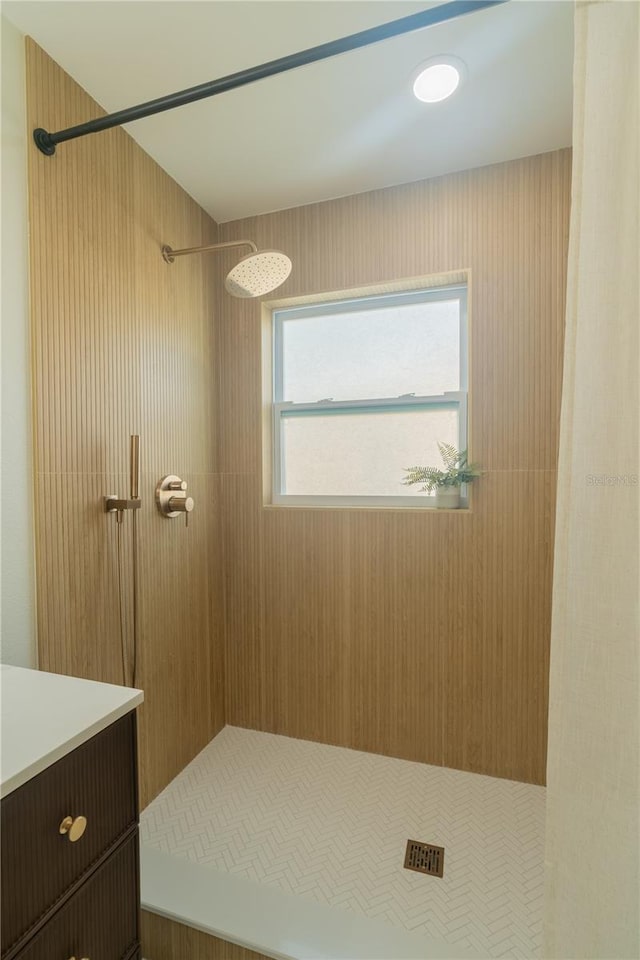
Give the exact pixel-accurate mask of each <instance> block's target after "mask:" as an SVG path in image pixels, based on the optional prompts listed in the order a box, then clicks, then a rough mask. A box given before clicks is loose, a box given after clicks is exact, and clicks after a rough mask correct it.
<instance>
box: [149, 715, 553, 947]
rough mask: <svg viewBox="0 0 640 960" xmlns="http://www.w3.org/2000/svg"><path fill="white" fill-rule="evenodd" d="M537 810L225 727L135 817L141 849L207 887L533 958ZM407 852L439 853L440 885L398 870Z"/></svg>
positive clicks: (429, 774)
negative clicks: (269, 896)
mask: <svg viewBox="0 0 640 960" xmlns="http://www.w3.org/2000/svg"><path fill="white" fill-rule="evenodd" d="M544 802H545V791H544V789H543V788H542V787H536V786H532V785H529V784H523V783H517V782H514V781H508V780H498V779H494V778H491V777H483V776H479V775H477V774H470V773H462V772H460V771H456V770H449V769H445V768H441V767H431V766H426V765H424V764H418V763H411V762H408V761H405V760H395V759H392V758H389V757H381V756H377V755H372V754H366V753H359V752H356V751H353V750H345V749H342V748H340V747H331V746H326V745H324V744H317V743H309V742H306V741H302V740H293V739H290V738H287V737H280V736H275V735H273V734H266V733H258V732H255V731H250V730H241V729H239V728H236V727H226V728H225V729H224V730H223V731H222V732H221V733H220V734H219V735H218V736H217V737H216V738H215V739H214V740H213V741H212V742H211V743H210V744H209V745H208V746H207V747H206V748H205V749H204V750H203V751H202V752H201V753H200V754H199V755H198V756H197V757H196V758H195V759H194V760H193V762H192V763H191V764H189V766H188V767H186V768H185V770H183V772H182V773H181V774H180V775H179V776H178V777H177V778H176V779H175V780H174V781H173V782H172V783H171V784H169V786H168V787H167V789H166V790H164V791H163V793H161V794H160V796H159V797H157V798H156V799H155V800H154V801H153V803H152V804H151V805H150V806H149V807H147V809H146V810H145V811H144V813H143V815H142V822H141V838H142V843H143V854H144V850H145V848H146V849H148V850H149V851H155V853H160V852H162V853H164V854H168V855H170V857H172V858H179V860H180V861H184V860H186V861H189V862H191V863H193V864H198V865H199V867H200V868H209V871H215V873H216V878H217V879H216V882H218V880H219V879H220V875H223V876H224V874H227V875H229V874H232V875H234V877H235V878H237V879H238V880H240V879H242V880H244V881H248V882H249V883H250V884H251V885H255V884H259V885H260V886H261V887H262V886H263V885H265V884H266V885H268V886H269V887H270V888H277V889H278V890H280V891H282V893H283V894H287V895H294V896H295V897H300V898H302V899H303V900H305V901H309V900H314V901H316V902H317V903H320V904H323V905H326V906H329V907H332V908H335V910H339V911H351V912H352V913H354V914H357V915H359V916H360V917H363V918H370V919H371V920H374V919H375V920H376V921H384V922H385V923H386V924H388V925H391V926H392V927H395V928H401V929H404V930H408V931H412V932H413V933H415V934H420V935H422V936H425V937H429V938H436V939H437V940H439V941H444V942H446V943H448V944H452V945H456V946H457V947H458V948H460V949H461V950H464V949H468V950H470V951H473V952H475V953H477V954H478V955H479V956H481V957H491V958H493V957H496V958H497V957H514V958H536V957H539V956H540V955H541V933H542V891H543V853H544ZM409 838H411V839H414V840H423V841H426V842H432V843H435V844H437V845H438V846H443V847H445V850H446V853H445V865H444V877H443V878H442V879H439V878H436V877H429V876H423V875H420V874H417V873H413V872H411V871H408V870H405V869H404V868H403V861H404V852H405V846H406V841H407V839H409ZM164 860H165V861H166V857H165V858H164ZM202 875H203V874H202V873H201V874H200V876H202ZM243 889H244V888H243ZM246 889H248V890H251V889H255V887H254V886H246ZM143 895H144V890H143ZM288 899H289V898H288V897H287V901H288Z"/></svg>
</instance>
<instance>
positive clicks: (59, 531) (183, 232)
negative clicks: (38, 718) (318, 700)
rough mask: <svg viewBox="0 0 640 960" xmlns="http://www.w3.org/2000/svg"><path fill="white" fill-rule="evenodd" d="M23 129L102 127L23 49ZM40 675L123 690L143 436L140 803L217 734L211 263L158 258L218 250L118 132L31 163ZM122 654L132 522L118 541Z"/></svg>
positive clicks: (200, 218) (212, 232)
mask: <svg viewBox="0 0 640 960" xmlns="http://www.w3.org/2000/svg"><path fill="white" fill-rule="evenodd" d="M27 95H28V121H29V127H30V128H33V127H36V126H44V127H47V128H49V129H58V128H61V127H65V126H68V125H70V124H73V123H77V122H79V121H81V120H83V119H86V118H87V117H90V116H96V115H98V114H99V113H100V109H99V108H98V107H97V105H96V104H95V103H94V102H93V101H92V100H91V99H90V98H89V97H88V96H87V94H86V93H84V91H83V90H81V88H80V87H78V86H77V84H75V83H74V82H73V81H72V80H71V78H70V77H68V76H67V75H66V74H65V73H64V72H63V71H62V70H61V69H60V68H59V67H58V66H57V65H56V64H55V63H54V62H53V61H52V60H51V59H50V58H49V57H48V56H47V55H46V54H45V53H44V52H43V51H42V50H40V49H39V48H38V47H37V46H36V45H35V44H34V43H32V42H31V41H28V45H27ZM29 181H30V232H31V310H32V329H33V336H32V340H33V366H34V394H35V402H34V416H35V457H36V501H37V594H38V637H39V653H40V666H41V667H42V668H43V669H45V670H52V671H54V672H61V673H70V674H75V675H78V676H85V677H90V678H94V679H99V680H105V681H109V682H115V683H119V682H122V668H121V653H120V626H119V614H118V596H117V550H116V524H115V521H114V518H113V517H108V516H106V515H105V514H104V513H103V512H102V497H103V496H104V495H105V494H109V493H117V494H119V495H121V496H125V495H127V494H128V438H129V434H131V433H139V434H140V436H141V465H142V479H141V497H142V500H143V506H142V509H141V510H140V512H139V517H138V528H139V541H140V547H139V557H140V563H139V566H140V590H139V595H140V614H139V624H140V649H139V660H138V662H139V672H138V680H137V682H138V684H139V685H140V686H142V687H143V688H144V691H145V703H144V706H143V707H142V708H141V710H140V725H139V730H140V776H141V802H142V805H143V806H144V805H145V804H146V803H147V802H148V801H149V800H150V799H151V798H152V797H153V796H154V795H155V794H156V793H157V792H158V791H159V790H160V789H162V787H163V786H164V785H165V784H166V783H167V782H168V781H169V780H170V779H171V778H172V777H173V776H175V774H176V773H177V772H178V771H179V770H180V769H182V767H184V765H185V764H186V763H187V762H188V761H189V760H190V759H191V757H192V756H193V755H194V754H195V753H196V752H197V751H198V750H199V749H201V748H202V747H203V746H204V744H205V743H207V742H208V740H209V739H210V738H211V737H212V736H213V735H214V734H215V733H216V732H217V730H219V729H220V727H221V726H222V725H223V722H224V720H223V707H224V704H223V665H222V664H223V659H222V658H223V642H222V626H221V623H222V602H223V597H222V592H221V589H219V584H220V582H221V581H220V575H219V568H220V563H221V560H220V549H219V545H220V541H221V536H222V535H221V531H220V529H219V525H220V517H219V502H220V496H219V488H220V484H219V481H218V479H217V477H216V476H215V475H214V471H215V469H216V464H215V450H216V436H215V419H214V396H215V363H214V343H213V324H214V310H215V305H214V297H213V286H212V284H213V278H212V273H211V264H210V261H207V260H206V259H205V258H197V257H194V258H189V259H185V260H183V261H179V262H178V263H176V264H174V265H173V266H168V265H167V264H166V263H164V261H163V260H162V257H161V255H160V248H161V245H162V244H163V243H169V244H172V245H174V246H191V245H193V244H198V243H205V242H207V241H210V240H213V239H215V237H216V230H217V228H216V225H215V223H214V222H213V221H212V220H211V219H210V218H209V217H207V216H206V214H204V212H203V211H202V210H201V209H200V208H199V207H198V206H197V205H196V204H195V203H194V201H193V200H191V198H190V197H188V196H187V195H186V194H185V193H184V191H183V190H181V189H180V187H178V185H177V184H176V183H175V182H174V181H173V180H171V179H170V177H168V176H167V174H165V173H164V172H163V171H162V170H161V169H160V168H159V167H158V166H157V165H156V164H155V163H154V162H153V161H152V160H151V159H150V157H148V156H147V155H146V154H145V153H143V151H142V150H140V148H139V147H138V146H137V145H136V144H135V143H134V142H133V141H132V140H131V138H130V137H129V136H128V135H127V134H126V133H125V132H124V131H123V130H113V131H109V132H107V133H105V134H104V135H102V134H101V135H100V136H95V137H87V138H85V139H82V140H77V141H74V142H72V143H69V144H65V145H64V146H62V147H60V149H59V150H58V153H57V154H56V156H54V157H44V156H43V155H42V154H40V153H39V152H38V151H37V150H36V149H35V147H32V148H31V149H30V151H29ZM166 473H178V474H180V475H181V476H182V477H183V478H184V479H186V480H187V481H188V482H189V493H190V494H191V495H193V497H194V499H195V501H196V509H195V511H194V513H193V514H192V516H191V520H190V525H189V529H188V530H187V529H185V526H184V523H183V522H182V521H181V520H174V521H167V520H165V519H163V518H162V517H160V515H159V514H158V513H157V511H156V509H155V506H154V500H153V494H154V488H155V484H156V482H157V481H158V479H159V478H160V477H161V476H163V475H164V474H166ZM122 536H123V571H124V578H123V581H124V591H123V592H124V598H123V599H124V611H125V614H124V623H125V631H126V636H127V642H128V644H129V645H130V644H131V631H132V618H131V577H130V574H131V565H130V557H131V552H130V551H131V539H130V538H131V515H130V514H129V515H127V516H125V520H124V523H123V526H122Z"/></svg>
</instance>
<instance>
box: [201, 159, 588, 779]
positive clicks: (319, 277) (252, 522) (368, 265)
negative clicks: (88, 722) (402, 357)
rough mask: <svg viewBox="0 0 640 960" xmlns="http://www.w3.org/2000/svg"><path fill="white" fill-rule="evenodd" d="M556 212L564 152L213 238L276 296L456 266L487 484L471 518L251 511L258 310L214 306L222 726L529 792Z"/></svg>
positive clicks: (551, 442)
mask: <svg viewBox="0 0 640 960" xmlns="http://www.w3.org/2000/svg"><path fill="white" fill-rule="evenodd" d="M569 204H570V152H569V151H568V150H564V151H559V152H555V153H549V154H545V155H542V156H537V157H529V158H526V159H524V160H517V161H513V162H510V163H505V164H499V165H496V166H491V167H486V168H483V169H479V170H471V171H468V172H464V173H459V174H454V175H451V176H447V177H443V178H440V179H437V180H432V181H425V182H421V183H415V184H409V185H406V186H401V187H395V188H391V189H388V190H382V191H377V192H374V193H369V194H364V195H360V196H356V197H347V198H344V199H340V200H335V201H331V202H327V203H323V204H315V205H311V206H307V207H302V208H298V209H292V210H287V211H283V212H280V213H275V214H270V215H265V216H261V217H255V218H252V219H248V220H244V221H238V222H234V223H228V224H224V225H222V226H221V227H220V238H221V239H232V238H239V237H248V238H250V239H252V240H254V241H255V242H256V243H257V244H258V246H261V247H267V248H268V247H272V248H276V249H282V250H284V251H286V252H287V253H288V254H289V255H290V256H291V258H292V260H293V264H294V268H293V273H292V275H291V278H290V279H289V280H288V281H287V283H286V285H285V286H284V287H282V288H281V289H280V290H279V291H278V294H277V295H278V297H279V298H280V297H281V296H282V297H286V296H292V297H293V296H302V295H308V294H312V293H323V292H326V291H339V290H342V289H350V288H354V287H361V286H364V285H367V284H376V283H381V282H390V281H395V280H398V279H401V278H405V277H413V276H420V275H426V274H440V273H446V272H449V271H457V270H461V269H466V270H469V271H470V277H471V289H470V294H471V295H470V314H471V319H470V324H471V327H470V330H471V333H470V341H471V343H470V349H471V362H470V378H471V391H472V394H471V395H472V424H471V447H472V455H473V458H474V459H476V460H478V461H479V462H480V464H481V465H482V466H483V468H484V469H485V470H486V471H487V472H486V474H485V475H484V476H483V477H482V479H481V480H480V481H479V482H478V484H477V485H476V486H475V488H474V494H473V511H472V512H471V513H460V514H451V513H448V514H437V513H434V512H428V513H416V512H397V511H395V512H391V511H380V510H371V511H363V510H360V511H358V510H315V511H314V510H305V509H295V508H272V509H268V508H267V509H265V508H263V506H262V486H261V395H260V373H261V359H260V350H261V333H260V305H259V304H256V303H252V302H241V301H234V300H233V299H232V298H230V297H228V296H226V294H224V292H218V294H217V296H218V301H217V304H218V305H217V315H218V317H219V323H218V327H217V331H218V348H217V351H216V352H217V357H218V360H219V378H218V384H219V403H218V406H219V409H220V411H221V415H222V429H221V430H220V432H219V435H218V443H219V463H220V469H221V471H222V472H223V473H224V477H223V481H222V498H223V504H224V513H225V596H226V618H227V645H226V663H227V667H226V672H227V685H226V703H227V708H226V709H227V713H226V719H227V722H228V723H232V724H237V725H240V726H246V727H251V728H255V729H260V730H267V731H272V732H276V733H283V734H287V735H289V736H295V737H302V738H307V739H312V740H320V741H324V742H328V743H335V744H340V745H343V746H349V747H355V748H357V749H363V750H370V751H375V752H380V753H385V754H390V755H393V756H398V757H405V758H409V759H412V760H421V761H427V762H429V763H434V764H444V765H446V766H451V767H457V768H461V769H465V770H472V771H478V772H481V773H486V774H492V775H497V776H501V777H509V778H514V779H518V780H524V781H532V782H535V783H542V782H544V771H545V754H546V720H547V675H548V656H549V631H550V613H551V573H552V557H553V524H554V503H555V483H556V458H557V445H558V419H559V409H560V390H561V370H562V336H563V313H564V297H565V265H566V252H567V237H568V225H569ZM219 269H221V267H219ZM221 276H222V273H221V274H220V277H221ZM217 290H218V291H222V284H221V282H219V283H218V286H217Z"/></svg>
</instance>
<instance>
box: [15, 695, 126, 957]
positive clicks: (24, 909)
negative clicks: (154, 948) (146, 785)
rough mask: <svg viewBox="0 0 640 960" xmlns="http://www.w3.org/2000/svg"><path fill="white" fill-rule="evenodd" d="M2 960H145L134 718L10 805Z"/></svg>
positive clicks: (34, 782) (29, 785)
mask: <svg viewBox="0 0 640 960" xmlns="http://www.w3.org/2000/svg"><path fill="white" fill-rule="evenodd" d="M1 831H2V832H1V847H0V853H1V860H2V915H1V920H0V924H1V926H0V929H1V931H2V933H1V936H2V960H14V958H15V960H71V958H75V960H132V958H135V957H139V956H140V952H139V951H140V944H139V935H140V934H139V907H140V871H139V848H138V790H137V765H136V717H135V711H134V712H131V713H128V714H127V715H126V716H124V717H122V718H121V719H119V720H117V721H116V722H115V723H112V724H111V726H109V727H107V728H106V729H104V730H102V731H101V732H100V733H98V734H96V736H94V737H93V738H92V739H90V740H87V741H86V742H85V743H83V744H81V745H80V746H78V747H76V749H75V750H73V751H72V752H71V753H68V754H67V755H66V756H64V757H62V759H60V760H58V761H57V762H56V763H54V764H52V765H51V766H50V767H48V768H47V769H46V770H43V772H42V773H39V774H38V775H37V776H35V777H33V778H32V779H31V780H29V781H27V782H26V783H24V784H23V785H22V786H21V787H19V788H18V789H16V790H14V791H13V792H12V793H10V794H9V795H8V796H6V797H5V798H4V799H3V800H2V807H1Z"/></svg>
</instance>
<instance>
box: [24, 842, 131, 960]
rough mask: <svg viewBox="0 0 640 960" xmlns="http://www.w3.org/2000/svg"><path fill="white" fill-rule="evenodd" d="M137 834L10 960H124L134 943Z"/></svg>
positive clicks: (128, 955)
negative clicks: (86, 959)
mask: <svg viewBox="0 0 640 960" xmlns="http://www.w3.org/2000/svg"><path fill="white" fill-rule="evenodd" d="M138 888H139V874H138V834H137V831H136V833H135V834H134V835H133V836H132V837H131V838H130V839H129V840H126V841H125V842H124V843H123V844H122V845H121V846H120V847H118V849H117V850H116V851H115V852H114V853H112V854H111V856H110V857H109V859H108V860H106V861H105V863H104V864H103V865H102V866H101V867H100V868H99V869H98V870H96V872H95V873H94V874H93V875H92V876H91V877H90V878H89V879H88V880H87V881H86V883H84V884H83V885H82V886H81V887H80V889H79V890H78V891H77V892H76V893H75V894H74V895H73V896H72V897H71V898H70V899H69V900H68V901H67V902H66V903H65V905H64V906H63V907H62V908H61V909H60V910H58V912H57V913H56V914H54V916H53V917H52V918H51V920H49V922H48V923H47V924H46V925H45V926H44V927H43V928H42V930H41V931H40V932H39V933H37V934H36V935H35V937H34V938H33V939H32V940H30V941H29V943H28V944H27V946H26V947H24V949H23V950H22V951H21V952H20V953H19V954H18V956H17V957H16V960H69V958H70V957H78V958H80V957H87V958H88V960H124V958H128V957H130V956H131V952H132V950H133V949H134V948H135V946H136V945H137V942H138Z"/></svg>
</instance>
